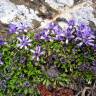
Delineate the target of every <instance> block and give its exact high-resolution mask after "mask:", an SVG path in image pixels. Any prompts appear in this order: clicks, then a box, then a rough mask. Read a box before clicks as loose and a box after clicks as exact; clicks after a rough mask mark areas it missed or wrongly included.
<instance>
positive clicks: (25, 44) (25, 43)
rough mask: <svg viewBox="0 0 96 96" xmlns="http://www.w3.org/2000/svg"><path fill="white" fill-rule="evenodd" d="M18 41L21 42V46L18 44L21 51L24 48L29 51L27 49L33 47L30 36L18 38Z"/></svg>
mask: <svg viewBox="0 0 96 96" xmlns="http://www.w3.org/2000/svg"><path fill="white" fill-rule="evenodd" d="M17 39H18V40H19V42H20V44H17V47H20V49H22V48H25V49H28V48H27V47H28V46H31V41H32V40H30V39H29V37H28V36H24V35H23V36H20V37H17Z"/></svg>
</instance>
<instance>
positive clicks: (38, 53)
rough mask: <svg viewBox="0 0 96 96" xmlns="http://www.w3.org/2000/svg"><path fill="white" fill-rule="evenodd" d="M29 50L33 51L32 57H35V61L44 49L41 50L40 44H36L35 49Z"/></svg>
mask: <svg viewBox="0 0 96 96" xmlns="http://www.w3.org/2000/svg"><path fill="white" fill-rule="evenodd" d="M31 52H32V53H33V57H32V59H34V58H36V60H37V61H39V58H40V56H42V55H43V54H44V51H41V46H39V45H38V46H37V47H36V49H35V51H34V50H31Z"/></svg>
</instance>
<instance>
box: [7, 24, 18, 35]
mask: <svg viewBox="0 0 96 96" xmlns="http://www.w3.org/2000/svg"><path fill="white" fill-rule="evenodd" d="M8 27H9V31H8V33H10V34H13V33H15V32H16V31H17V27H16V25H15V24H9V26H8Z"/></svg>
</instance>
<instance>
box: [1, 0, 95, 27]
mask: <svg viewBox="0 0 96 96" xmlns="http://www.w3.org/2000/svg"><path fill="white" fill-rule="evenodd" d="M15 1H16V2H15ZM17 1H18V0H0V21H1V22H2V23H6V24H9V23H15V24H18V23H19V22H22V23H26V24H28V25H29V26H30V27H31V26H33V27H34V24H35V25H37V23H41V26H40V25H38V27H40V28H42V27H44V26H45V25H46V24H47V23H49V22H52V21H55V20H56V18H65V19H67V20H68V19H75V20H76V22H77V24H78V23H80V22H84V23H86V24H89V21H91V22H93V23H94V24H95V25H96V16H95V15H96V10H95V8H96V6H95V5H94V4H95V2H96V1H95V0H19V1H18V2H17ZM93 2H94V3H93ZM33 5H34V6H33ZM37 6H39V7H37ZM56 12H57V13H56ZM35 21H36V22H35ZM61 25H63V24H62V23H61Z"/></svg>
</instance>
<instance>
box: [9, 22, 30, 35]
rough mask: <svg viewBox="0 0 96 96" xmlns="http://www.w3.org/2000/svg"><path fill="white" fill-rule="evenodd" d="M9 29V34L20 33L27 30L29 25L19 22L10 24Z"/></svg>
mask: <svg viewBox="0 0 96 96" xmlns="http://www.w3.org/2000/svg"><path fill="white" fill-rule="evenodd" d="M8 27H9V28H8V29H9V30H8V33H9V34H14V33H15V34H19V33H22V32H27V29H28V25H27V24H25V23H19V24H9V26H8Z"/></svg>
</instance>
